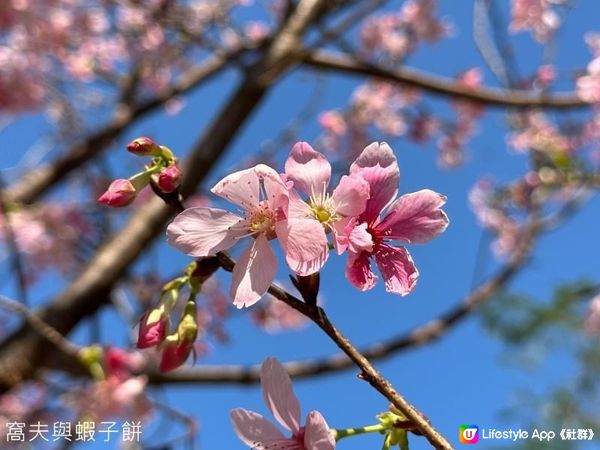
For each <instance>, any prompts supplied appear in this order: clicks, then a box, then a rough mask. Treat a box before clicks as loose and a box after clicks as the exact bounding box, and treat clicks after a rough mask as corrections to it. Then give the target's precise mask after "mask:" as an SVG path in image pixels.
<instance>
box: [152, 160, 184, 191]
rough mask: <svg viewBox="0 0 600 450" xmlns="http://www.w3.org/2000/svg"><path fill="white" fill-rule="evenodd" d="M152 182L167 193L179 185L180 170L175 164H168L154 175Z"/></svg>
mask: <svg viewBox="0 0 600 450" xmlns="http://www.w3.org/2000/svg"><path fill="white" fill-rule="evenodd" d="M154 182H155V183H156V185H157V186H158V188H159V189H160V190H161V191H163V192H164V193H166V194H169V193H171V192H173V191H175V190H176V189H177V188H178V187H179V183H180V182H181V170H179V167H177V166H176V165H172V166H169V167H167V168H166V169H163V170H161V171H160V172H159V173H158V174H157V175H154Z"/></svg>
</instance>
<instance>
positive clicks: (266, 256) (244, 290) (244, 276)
mask: <svg viewBox="0 0 600 450" xmlns="http://www.w3.org/2000/svg"><path fill="white" fill-rule="evenodd" d="M276 273H277V260H276V258H275V253H273V249H271V246H270V245H269V241H268V240H267V238H266V236H265V235H264V234H259V235H258V237H257V238H256V239H255V240H254V242H252V245H250V247H248V249H247V250H246V251H245V252H244V254H243V255H242V257H241V258H240V259H239V261H238V262H237V264H236V265H235V267H234V268H233V274H232V280H231V297H232V298H233V304H234V305H235V306H236V307H238V308H243V307H244V306H250V305H253V304H254V303H256V302H257V301H258V300H260V298H261V297H262V296H263V295H264V294H265V293H266V292H267V289H269V286H270V285H271V282H272V281H273V279H274V278H275V274H276Z"/></svg>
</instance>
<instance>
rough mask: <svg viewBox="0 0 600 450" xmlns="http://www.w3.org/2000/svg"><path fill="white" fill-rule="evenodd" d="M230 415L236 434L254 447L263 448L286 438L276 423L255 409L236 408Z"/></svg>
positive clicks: (260, 449)
mask: <svg viewBox="0 0 600 450" xmlns="http://www.w3.org/2000/svg"><path fill="white" fill-rule="evenodd" d="M230 416H231V421H232V422H233V430H234V431H235V434H237V436H238V437H239V438H240V439H241V440H242V441H243V442H244V444H246V445H248V446H249V447H252V448H253V449H259V450H262V449H264V448H265V446H266V445H269V444H270V443H273V442H277V441H279V440H282V439H285V437H284V436H283V434H282V433H281V431H279V430H278V429H277V428H276V427H275V425H273V424H272V423H271V422H269V421H268V420H267V419H265V418H264V417H263V416H261V415H260V414H258V413H255V412H254V411H248V410H247V409H243V408H236V409H234V410H233V411H231V413H230Z"/></svg>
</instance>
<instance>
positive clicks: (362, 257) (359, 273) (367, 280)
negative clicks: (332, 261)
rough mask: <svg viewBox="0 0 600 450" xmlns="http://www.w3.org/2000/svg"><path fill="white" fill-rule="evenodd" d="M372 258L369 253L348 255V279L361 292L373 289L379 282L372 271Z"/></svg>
mask: <svg viewBox="0 0 600 450" xmlns="http://www.w3.org/2000/svg"><path fill="white" fill-rule="evenodd" d="M370 256H371V254H370V253H369V252H360V253H358V254H356V253H351V252H349V253H348V262H347V263H346V278H348V281H350V283H352V284H353V285H354V286H355V287H357V288H358V289H360V290H361V291H367V290H369V289H371V288H372V287H373V286H374V285H375V282H376V281H377V275H375V274H374V273H373V270H371V262H370V261H369V257H370Z"/></svg>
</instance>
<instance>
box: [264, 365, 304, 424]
mask: <svg viewBox="0 0 600 450" xmlns="http://www.w3.org/2000/svg"><path fill="white" fill-rule="evenodd" d="M260 382H261V385H262V390H263V399H264V401H265V405H267V407H268V408H269V411H271V414H273V417H275V419H276V420H277V422H279V423H280V424H281V425H282V426H283V427H285V428H286V429H288V430H289V431H291V432H292V434H296V433H298V432H299V431H300V404H299V403H298V399H297V398H296V395H295V394H294V391H293V389H292V380H290V377H289V375H288V374H287V372H286V371H285V369H284V368H283V366H282V365H281V364H280V363H279V361H277V360H276V359H275V358H267V359H266V360H265V361H264V362H263V364H262V366H261V369H260Z"/></svg>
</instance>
